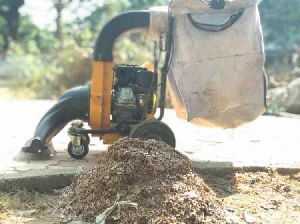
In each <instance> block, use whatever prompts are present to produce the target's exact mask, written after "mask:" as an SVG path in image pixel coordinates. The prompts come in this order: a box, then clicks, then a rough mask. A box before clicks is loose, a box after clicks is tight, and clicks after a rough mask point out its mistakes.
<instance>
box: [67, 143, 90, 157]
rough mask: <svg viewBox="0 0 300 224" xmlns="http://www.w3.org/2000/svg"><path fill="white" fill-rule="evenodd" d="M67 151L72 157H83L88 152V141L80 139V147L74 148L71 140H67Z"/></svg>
mask: <svg viewBox="0 0 300 224" xmlns="http://www.w3.org/2000/svg"><path fill="white" fill-rule="evenodd" d="M68 153H69V155H70V156H71V157H72V158H73V159H77V160H80V159H84V158H85V157H86V156H87V154H88V153H89V144H88V141H86V140H83V139H81V146H80V148H77V149H75V148H74V146H73V143H72V142H69V145H68Z"/></svg>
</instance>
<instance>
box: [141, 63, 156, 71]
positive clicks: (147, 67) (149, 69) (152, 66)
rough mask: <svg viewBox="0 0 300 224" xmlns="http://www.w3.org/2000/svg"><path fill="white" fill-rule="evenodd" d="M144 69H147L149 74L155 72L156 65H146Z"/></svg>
mask: <svg viewBox="0 0 300 224" xmlns="http://www.w3.org/2000/svg"><path fill="white" fill-rule="evenodd" d="M142 67H143V68H145V69H147V70H148V71H149V72H154V65H153V64H151V63H144V64H143V65H142Z"/></svg>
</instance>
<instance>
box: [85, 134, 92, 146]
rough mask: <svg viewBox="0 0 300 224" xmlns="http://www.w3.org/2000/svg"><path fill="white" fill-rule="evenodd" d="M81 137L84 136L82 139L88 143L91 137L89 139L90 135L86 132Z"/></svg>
mask: <svg viewBox="0 0 300 224" xmlns="http://www.w3.org/2000/svg"><path fill="white" fill-rule="evenodd" d="M83 138H84V141H85V142H87V144H88V145H89V144H90V143H91V139H90V136H89V135H88V134H84V135H83Z"/></svg>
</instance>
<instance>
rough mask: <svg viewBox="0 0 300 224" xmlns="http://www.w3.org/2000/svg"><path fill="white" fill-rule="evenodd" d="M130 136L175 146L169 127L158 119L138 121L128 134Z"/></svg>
mask: <svg viewBox="0 0 300 224" xmlns="http://www.w3.org/2000/svg"><path fill="white" fill-rule="evenodd" d="M129 137H130V138H139V139H144V140H147V139H154V140H157V141H161V142H165V143H167V144H168V145H169V146H171V147H173V148H175V147H176V139H175V136H174V133H173V131H172V130H171V128H170V127H169V126H168V125H166V124H165V123H163V122H160V121H158V120H146V121H143V122H141V123H139V124H138V125H137V126H136V127H135V128H134V129H132V131H131V132H130V134H129Z"/></svg>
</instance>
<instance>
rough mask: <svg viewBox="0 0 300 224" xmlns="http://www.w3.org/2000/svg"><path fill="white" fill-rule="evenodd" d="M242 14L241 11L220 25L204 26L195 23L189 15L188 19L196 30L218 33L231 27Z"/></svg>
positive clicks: (242, 10) (242, 11) (203, 24)
mask: <svg viewBox="0 0 300 224" xmlns="http://www.w3.org/2000/svg"><path fill="white" fill-rule="evenodd" d="M243 14H244V9H241V10H240V11H238V12H237V13H235V14H233V15H232V16H231V17H230V18H229V20H228V21H227V22H225V23H224V24H221V25H211V24H205V23H199V22H197V21H196V20H195V19H194V18H193V15H192V14H191V13H189V14H188V18H189V20H190V22H191V23H192V24H193V25H194V26H195V27H197V28H199V29H201V30H205V31H210V32H220V31H223V30H226V29H228V28H229V27H231V26H232V25H233V24H234V23H236V21H238V19H239V18H240V17H241V16H242V15H243Z"/></svg>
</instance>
